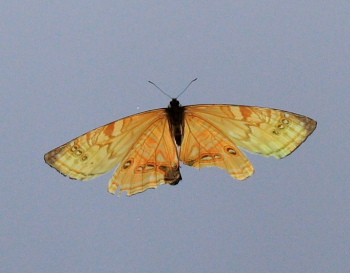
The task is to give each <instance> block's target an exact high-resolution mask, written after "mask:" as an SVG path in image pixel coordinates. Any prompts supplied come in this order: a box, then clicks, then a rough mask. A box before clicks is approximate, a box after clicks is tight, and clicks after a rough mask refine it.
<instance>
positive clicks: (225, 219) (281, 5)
mask: <svg viewBox="0 0 350 273" xmlns="http://www.w3.org/2000/svg"><path fill="white" fill-rule="evenodd" d="M72 2H73V3H72ZM0 16H1V24H0V32H1V33H0V34H1V35H0V41H1V43H0V54H1V59H0V60H1V61H0V71H1V73H0V87H1V91H0V92H1V97H0V100H1V147H0V149H1V153H0V160H1V197H0V202H1V214H0V217H1V226H0V271H1V272H269V273H270V272H349V270H350V258H349V257H350V243H349V240H350V239H349V238H350V234H349V228H350V219H349V218H350V216H349V211H350V207H349V200H350V199H349V196H350V183H349V177H350V171H349V169H350V166H349V150H350V139H349V133H350V130H349V108H348V107H349V102H350V99H349V97H350V96H349V87H350V60H349V55H350V54H349V50H350V3H349V1H209V0H208V1H132V0H131V1H130V0H129V1H2V3H1V11H0ZM195 77H198V81H197V82H195V83H194V84H193V85H192V86H191V88H190V90H188V91H187V92H186V93H185V94H183V95H182V96H181V98H180V99H181V100H180V101H181V103H182V104H183V105H189V104H199V103H230V104H245V105H258V106H268V107H273V108H280V109H285V110H289V111H293V112H296V113H300V114H304V115H307V116H310V117H312V118H314V119H316V120H317V121H318V128H317V130H316V131H315V132H314V134H313V135H312V136H311V137H310V138H309V139H308V140H307V141H306V142H305V143H304V144H303V145H302V146H301V147H300V148H299V149H298V150H297V151H296V152H295V153H294V154H292V155H291V156H289V157H287V158H285V159H283V160H276V159H274V158H264V157H261V156H256V155H252V154H248V156H249V158H250V159H251V161H252V162H253V163H254V166H255V169H256V173H255V175H254V176H252V177H251V178H250V179H248V180H246V181H243V182H241V181H235V180H233V179H231V177H230V176H229V175H228V174H227V173H226V172H225V171H224V170H220V169H216V168H206V169H202V170H200V171H198V170H197V169H194V168H190V167H187V166H184V167H183V168H182V169H181V170H182V176H183V181H181V183H179V185H178V186H175V187H170V186H161V187H159V188H158V189H156V190H148V191H146V192H145V193H142V194H140V195H136V196H133V197H130V198H128V197H125V195H123V196H122V197H120V198H118V197H117V196H114V195H111V194H109V193H107V191H106V189H107V184H108V180H109V178H110V176H111V173H110V174H107V175H105V176H102V177H101V178H98V179H96V180H93V181H91V182H81V181H73V180H70V179H68V178H66V177H63V176H61V175H60V174H59V173H57V172H56V171H55V170H53V169H52V168H50V167H49V166H48V165H46V164H45V163H44V160H43V155H44V154H45V153H46V152H48V151H49V150H51V149H53V148H55V147H56V146H59V145H61V144H63V143H65V142H67V141H69V140H71V139H72V138H74V137H76V136H79V135H81V134H82V133H85V132H87V131H89V130H91V129H93V128H96V127H98V126H101V125H104V124H106V123H108V122H111V121H114V120H117V119H119V118H122V117H125V116H128V115H131V114H134V113H137V112H141V111H146V110H149V109H154V108H160V107H166V106H167V105H168V103H169V98H167V97H166V96H164V95H162V94H161V93H160V92H159V91H157V90H156V89H155V88H154V87H153V86H151V85H150V84H149V83H148V82H147V81H148V80H152V81H155V82H156V83H157V84H158V85H159V86H161V87H162V88H163V89H164V90H165V91H166V92H168V93H169V94H171V95H173V96H175V95H177V94H178V93H179V92H180V91H182V89H183V88H184V87H185V86H186V85H187V83H188V82H189V81H190V80H192V79H193V78H195Z"/></svg>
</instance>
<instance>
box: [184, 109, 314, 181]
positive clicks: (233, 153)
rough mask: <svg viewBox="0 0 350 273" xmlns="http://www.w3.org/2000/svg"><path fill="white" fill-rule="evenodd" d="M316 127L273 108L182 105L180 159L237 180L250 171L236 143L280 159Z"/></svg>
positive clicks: (252, 170)
mask: <svg viewBox="0 0 350 273" xmlns="http://www.w3.org/2000/svg"><path fill="white" fill-rule="evenodd" d="M315 128H316V121H314V120H312V119H310V118H308V117H305V116H302V115H298V114H294V113H291V112H286V111H282V110H277V109H270V108H261V107H249V106H235V105H193V106H186V107H185V130H184V138H183V144H182V147H181V152H180V160H181V161H183V162H184V164H186V165H190V166H193V167H196V168H201V167H206V166H217V167H221V168H223V169H226V170H227V171H228V172H229V173H230V175H231V176H232V177H234V178H237V179H240V180H242V179H245V178H247V177H249V176H250V175H252V174H253V172H254V169H253V166H252V164H251V163H250V162H249V160H248V159H247V158H246V156H245V155H244V154H243V152H242V151H240V150H239V149H238V147H237V146H239V147H241V148H244V149H246V150H248V151H250V152H253V153H257V154H262V155H264V156H274V157H276V158H283V157H285V156H287V155H288V154H290V153H291V152H293V151H294V150H295V149H296V148H297V147H298V146H299V145H300V144H301V143H303V142H304V141H305V140H306V138H307V137H308V136H309V135H310V134H311V133H312V132H313V131H314V129H315Z"/></svg>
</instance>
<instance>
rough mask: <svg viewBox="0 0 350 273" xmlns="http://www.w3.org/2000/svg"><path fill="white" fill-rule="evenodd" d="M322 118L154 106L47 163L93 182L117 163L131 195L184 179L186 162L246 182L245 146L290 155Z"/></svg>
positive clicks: (121, 183)
mask: <svg viewBox="0 0 350 273" xmlns="http://www.w3.org/2000/svg"><path fill="white" fill-rule="evenodd" d="M316 125H317V123H316V121H315V120H313V119H311V118H308V117H306V116H302V115H299V114H295V113H292V112H287V111H283V110H278V109H271V108H264V107H254V106H243V105H229V104H202V105H190V106H181V104H180V103H179V101H178V100H177V98H173V99H172V100H171V101H170V104H169V106H168V108H161V109H156V110H151V111H146V112H143V113H139V114H136V115H132V116H129V117H125V118H123V119H120V120H117V121H114V122H112V123H109V124H107V125H104V126H101V127H99V128H96V129H94V130H92V131H90V132H88V133H86V134H83V135H81V136H80V137H77V138H75V139H73V140H71V141H69V142H67V143H66V144H63V145H62V146H59V147H57V148H56V149H53V150H52V151H50V152H48V153H47V154H45V156H44V159H45V162H46V163H47V164H49V165H50V166H51V167H53V168H55V169H56V170H57V171H58V172H60V173H61V174H63V175H65V176H69V177H70V178H72V179H78V180H90V179H94V178H96V177H98V176H100V175H103V174H105V173H107V172H109V171H110V170H112V169H113V168H115V167H116V166H118V167H117V169H116V170H115V172H114V174H113V176H112V178H111V179H110V180H109V185H108V191H109V192H110V193H113V194H114V193H116V191H117V190H118V188H119V195H120V194H121V193H122V192H123V191H126V192H127V195H128V196H131V195H133V194H136V193H141V192H143V191H145V190H147V189H150V188H157V187H158V186H159V185H161V184H169V185H176V184H178V183H179V181H180V180H181V179H182V177H181V173H180V161H181V162H182V163H183V164H185V165H188V166H191V167H195V168H202V167H212V166H214V167H219V168H222V169H225V170H226V171H227V172H228V173H229V174H230V175H231V176H232V177H233V178H235V179H238V180H244V179H246V178H248V177H249V176H251V175H252V174H253V173H254V167H253V165H252V163H251V162H250V161H249V159H248V158H247V157H246V155H245V154H244V153H243V152H242V150H241V149H240V148H243V149H244V150H247V151H249V152H253V153H256V154H261V155H264V156H266V157H269V156H273V157H276V158H283V157H285V156H287V155H289V154H290V153H292V152H293V151H294V150H295V149H296V148H297V147H299V145H301V144H302V143H303V142H304V141H305V140H306V139H307V138H308V136H309V135H310V134H311V133H312V132H313V131H314V130H315V128H316Z"/></svg>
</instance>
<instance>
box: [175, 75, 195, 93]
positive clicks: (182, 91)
mask: <svg viewBox="0 0 350 273" xmlns="http://www.w3.org/2000/svg"><path fill="white" fill-rule="evenodd" d="M196 80H197V78H195V79H194V80H192V81H191V82H190V83H189V84H188V85H187V86H186V88H185V89H184V91H182V92H181V93H180V94H179V95H178V96H177V97H176V98H178V97H180V96H181V95H182V94H183V93H184V92H185V91H186V90H187V88H188V87H189V86H190V85H191V83H193V82H194V81H196Z"/></svg>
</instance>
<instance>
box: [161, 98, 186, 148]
mask: <svg viewBox="0 0 350 273" xmlns="http://www.w3.org/2000/svg"><path fill="white" fill-rule="evenodd" d="M184 111H185V108H184V107H183V106H181V104H180V102H179V101H178V100H177V99H172V100H171V101H170V104H169V106H168V108H167V109H166V113H167V117H168V121H169V126H170V132H171V134H172V136H173V137H174V138H175V142H176V145H177V146H181V143H182V137H183V129H184V122H183V120H184Z"/></svg>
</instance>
